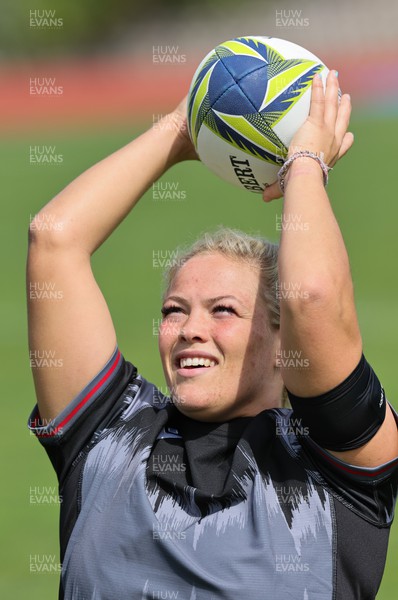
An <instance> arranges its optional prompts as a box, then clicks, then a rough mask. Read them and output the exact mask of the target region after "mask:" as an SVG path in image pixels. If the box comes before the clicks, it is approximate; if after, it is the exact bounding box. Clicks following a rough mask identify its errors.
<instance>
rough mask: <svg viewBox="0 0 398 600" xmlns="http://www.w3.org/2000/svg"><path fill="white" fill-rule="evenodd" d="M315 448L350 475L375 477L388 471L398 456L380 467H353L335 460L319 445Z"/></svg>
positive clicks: (397, 459)
mask: <svg viewBox="0 0 398 600" xmlns="http://www.w3.org/2000/svg"><path fill="white" fill-rule="evenodd" d="M316 449H317V452H319V453H320V454H322V456H323V457H324V458H326V460H327V461H328V462H330V463H332V464H333V465H335V466H336V467H338V468H339V469H341V470H342V471H346V473H351V474H352V475H361V476H363V477H375V476H376V477H377V476H378V475H381V473H384V472H385V471H389V470H390V469H391V468H392V467H393V466H394V465H395V464H396V463H397V461H398V458H394V459H393V460H392V461H390V462H389V463H388V464H386V465H382V466H381V467H380V468H378V467H374V468H372V467H368V468H366V467H355V466H354V465H349V464H348V463H347V465H343V464H341V462H340V461H338V460H335V459H334V457H333V456H330V454H328V453H326V452H325V451H324V450H323V449H322V448H320V447H319V446H317V448H316ZM363 469H367V470H363ZM369 469H372V470H371V471H369Z"/></svg>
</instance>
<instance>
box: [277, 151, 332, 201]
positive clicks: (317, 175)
mask: <svg viewBox="0 0 398 600" xmlns="http://www.w3.org/2000/svg"><path fill="white" fill-rule="evenodd" d="M329 171H330V167H328V166H327V165H326V164H325V163H324V161H323V160H322V158H321V157H320V156H318V155H317V154H315V153H314V152H310V151H308V150H300V151H297V152H295V153H292V154H291V155H290V156H289V157H288V159H287V160H286V162H285V163H284V165H283V166H282V168H281V169H280V170H279V172H278V181H279V187H280V189H281V191H282V193H285V191H286V186H287V184H288V182H289V181H290V180H291V179H292V178H295V177H296V176H307V177H309V178H311V179H312V180H313V181H319V182H323V185H324V186H325V187H326V185H327V183H328V173H329Z"/></svg>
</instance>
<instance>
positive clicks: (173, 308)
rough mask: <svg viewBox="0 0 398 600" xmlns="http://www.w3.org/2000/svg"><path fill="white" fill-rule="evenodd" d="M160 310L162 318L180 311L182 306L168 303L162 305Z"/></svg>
mask: <svg viewBox="0 0 398 600" xmlns="http://www.w3.org/2000/svg"><path fill="white" fill-rule="evenodd" d="M160 312H161V313H162V315H163V318H165V317H167V316H168V315H171V314H173V313H182V308H181V306H177V305H175V304H170V305H169V306H163V307H162V309H161V311H160Z"/></svg>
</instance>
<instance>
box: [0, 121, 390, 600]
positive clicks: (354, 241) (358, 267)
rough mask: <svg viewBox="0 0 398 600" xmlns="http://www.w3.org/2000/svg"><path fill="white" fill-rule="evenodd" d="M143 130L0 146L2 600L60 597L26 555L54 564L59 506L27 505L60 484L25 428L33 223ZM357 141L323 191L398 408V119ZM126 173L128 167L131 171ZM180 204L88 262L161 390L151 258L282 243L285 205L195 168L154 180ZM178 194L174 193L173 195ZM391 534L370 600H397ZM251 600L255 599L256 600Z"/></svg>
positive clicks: (373, 349)
mask: <svg viewBox="0 0 398 600" xmlns="http://www.w3.org/2000/svg"><path fill="white" fill-rule="evenodd" d="M143 128H144V125H142V126H136V127H125V128H124V129H123V130H122V129H119V130H116V131H115V130H112V131H110V130H109V129H106V128H103V129H98V130H96V131H95V132H94V131H89V130H87V131H80V132H74V131H70V132H68V133H60V132H58V133H57V132H55V131H54V132H52V133H51V135H48V136H47V137H45V138H44V137H43V136H42V135H40V134H37V136H34V135H33V134H30V135H29V138H28V136H27V137H26V138H24V137H19V138H16V137H12V138H9V139H4V138H3V139H2V140H1V141H0V165H1V166H2V175H1V181H2V190H3V193H2V197H3V201H2V214H3V218H2V223H1V237H0V243H1V255H2V258H3V277H2V281H3V285H2V290H3V292H2V295H1V314H2V316H3V327H2V329H3V335H2V341H1V344H2V348H1V357H2V367H3V368H2V373H1V377H2V381H1V384H2V389H3V435H2V436H1V438H2V444H3V449H2V452H1V457H2V463H3V464H2V472H3V477H2V486H1V487H2V504H3V506H2V510H1V530H2V540H3V544H2V552H3V556H2V557H1V566H2V568H1V571H2V575H1V579H0V595H1V597H2V598H5V599H7V600H26V599H27V598H29V600H39V599H40V600H42V599H43V598H44V599H55V598H56V597H57V589H58V576H57V574H44V573H43V574H39V573H31V572H30V556H31V555H47V556H54V555H55V556H56V557H58V507H57V505H55V504H50V505H38V504H32V503H31V502H30V490H31V488H34V487H44V486H48V487H54V486H56V478H55V475H54V473H53V470H52V467H51V465H50V462H49V461H48V459H47V457H46V455H45V452H44V450H43V449H42V448H41V447H40V445H39V443H38V442H37V441H36V440H35V439H34V437H32V436H31V435H29V433H28V430H27V428H26V421H27V418H28V415H29V412H30V410H31V408H32V406H33V404H34V389H33V384H32V379H31V374H30V370H29V358H28V350H27V327H26V316H25V315H26V309H25V291H24V288H25V281H24V277H25V275H24V271H25V260H26V250H27V230H28V225H29V218H30V215H34V214H35V213H36V212H37V211H38V210H39V209H40V208H41V207H42V206H43V205H44V204H45V203H46V202H47V201H49V200H50V199H51V198H52V197H53V196H54V195H55V194H56V193H57V192H58V191H59V190H60V189H61V188H62V187H64V186H65V185H66V184H67V183H68V182H69V181H70V180H71V179H72V178H74V177H75V176H76V175H78V174H79V173H80V172H81V171H82V170H84V169H85V168H86V167H88V166H90V165H91V164H93V163H94V162H96V161H97V160H99V159H101V158H102V157H104V156H105V155H107V154H109V153H110V152H112V151H113V150H115V149H117V148H118V147H120V146H121V145H123V144H125V143H127V142H128V141H129V140H130V139H131V138H132V137H134V136H135V135H136V134H137V133H139V132H140V131H142V130H143ZM352 130H353V131H354V133H355V137H356V142H355V145H354V148H353V150H352V151H351V152H350V154H349V155H348V156H347V157H346V158H345V159H344V161H342V162H341V164H339V165H338V166H337V168H336V169H335V172H333V173H332V175H331V180H330V186H329V192H330V196H331V198H332V203H333V206H334V209H335V212H336V215H337V217H338V220H339V222H340V224H341V228H342V231H343V234H344V237H345V240H346V244H347V247H348V251H349V254H350V258H351V266H352V272H353V278H354V282H355V289H356V299H357V306H358V312H359V319H360V323H361V329H362V333H363V339H364V348H365V353H366V356H367V358H368V360H369V361H370V362H371V363H372V365H373V366H374V368H375V370H376V372H377V373H378V375H379V377H380V379H381V380H382V382H383V384H384V386H385V388H386V391H387V396H388V398H389V399H390V401H391V402H392V403H393V404H395V406H396V407H398V381H397V379H396V373H395V369H396V357H397V345H398V342H397V340H398V315H397V312H398V311H397V301H396V298H397V292H398V277H397V269H396V264H395V261H396V257H397V256H398V235H397V231H396V223H397V220H398V204H397V201H396V185H395V177H394V171H393V168H392V157H393V156H394V155H395V146H396V139H397V137H398V119H396V118H394V117H390V118H386V119H382V118H377V119H376V118H373V117H372V116H370V115H366V114H363V115H362V116H361V117H357V119H356V120H354V121H353V124H352ZM31 145H52V146H55V147H56V153H57V154H61V155H62V157H63V162H62V163H61V164H59V165H46V166H45V165H31V164H30V163H29V149H30V146H31ZM131 168H132V170H134V168H135V165H131ZM162 182H163V183H165V182H168V183H169V184H170V186H169V188H168V189H173V186H174V190H175V189H177V190H178V191H179V192H180V193H179V194H178V195H177V197H178V196H179V198H180V199H175V200H157V199H155V198H154V196H153V191H152V190H149V191H148V192H147V194H146V195H145V196H144V198H143V199H142V201H141V202H140V204H139V205H138V207H137V208H136V210H135V211H134V212H133V213H132V214H131V215H130V216H129V217H128V218H127V219H126V220H125V222H124V223H123V224H122V225H121V226H120V228H119V229H118V231H117V232H116V233H115V234H114V235H113V236H112V238H111V239H110V240H108V241H107V243H106V244H105V246H104V247H103V248H101V249H100V250H99V251H98V252H97V254H96V255H95V257H94V270H95V273H96V276H97V279H98V281H99V283H100V285H101V287H102V289H103V291H104V294H105V297H106V299H107V301H108V303H109V306H110V309H111V312H112V315H113V318H114V322H115V326H116V330H117V333H118V340H119V346H120V348H121V350H122V352H123V353H124V355H125V356H126V358H127V359H129V360H130V361H132V362H134V363H135V364H136V365H137V366H138V368H139V370H140V371H141V372H142V373H143V374H144V375H145V376H146V377H147V378H148V379H150V380H152V381H154V382H155V383H157V384H158V385H159V386H162V387H163V388H164V381H163V377H162V371H161V365H160V360H159V358H158V356H157V338H156V335H153V328H154V327H155V328H156V323H157V319H159V317H160V311H159V308H160V294H161V269H159V268H154V267H153V253H154V252H158V251H159V252H162V253H163V256H164V253H166V252H168V251H169V252H171V251H172V250H173V249H174V248H175V246H176V245H178V244H181V243H184V242H188V241H190V240H191V239H192V238H194V237H195V236H196V234H197V233H199V232H201V231H203V230H207V229H211V228H214V227H215V226H217V225H219V224H224V225H227V226H231V227H239V228H242V229H244V230H246V231H250V232H262V233H263V234H264V235H265V236H267V237H269V238H271V239H277V238H278V231H277V227H276V218H277V215H279V214H280V211H281V204H280V202H275V203H273V204H272V205H265V204H263V203H262V202H261V199H260V196H258V195H255V194H251V193H249V192H243V191H241V190H238V189H237V188H234V187H232V186H230V185H228V184H226V183H224V182H222V181H221V180H219V179H218V178H216V177H215V176H213V175H212V174H211V173H210V172H208V171H207V170H206V169H205V167H204V166H202V165H201V164H199V163H197V164H196V163H185V164H182V165H178V166H177V167H175V168H174V169H173V170H171V171H170V172H169V173H167V174H166V176H165V177H164V178H163V179H162ZM176 186H177V188H176ZM397 557H398V526H397V525H394V526H393V528H392V533H391V541H390V547H389V554H388V560H387V566H386V571H385V576H384V580H383V583H382V586H381V590H380V592H379V594H378V597H377V598H378V600H394V599H395V598H396V597H397V592H396V590H397V589H398V572H397V569H396V568H395V564H396V560H397ZM253 600H257V599H253Z"/></svg>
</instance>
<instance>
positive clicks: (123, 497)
mask: <svg viewBox="0 0 398 600" xmlns="http://www.w3.org/2000/svg"><path fill="white" fill-rule="evenodd" d="M337 389H338V388H336V390H337ZM348 391H349V390H348ZM348 391H347V393H348ZM30 426H31V428H32V429H33V430H34V431H35V433H36V435H37V436H38V437H39V439H40V441H41V443H42V444H43V446H44V447H45V449H46V451H47V453H48V455H49V457H50V459H51V461H52V464H53V466H54V468H55V470H56V472H57V475H58V478H59V492H60V495H61V496H62V500H63V501H62V505H61V527H60V531H61V561H62V576H61V589H60V598H62V599H65V600H124V599H126V600H127V599H129V600H149V599H151V600H153V599H154V598H177V599H178V600H242V598H246V599H248V600H287V599H288V598H291V599H292V600H354V599H358V600H371V599H374V598H375V595H376V592H377V589H378V587H379V584H380V580H381V576H382V573H383V569H384V563H385V557H386V551H387V542H388V535H389V527H390V524H391V522H392V518H393V508H394V502H395V496H396V491H397V465H398V459H396V460H394V461H391V462H390V463H388V464H386V465H382V466H380V467H377V468H373V469H367V468H359V467H355V466H352V465H348V464H346V463H344V462H341V461H339V460H338V459H336V458H334V457H333V456H332V455H331V454H330V453H328V452H326V451H325V450H323V449H321V448H320V447H319V446H317V445H316V444H315V442H314V441H312V440H311V439H310V438H309V436H308V431H307V430H306V427H305V424H302V423H301V422H300V421H298V420H297V419H296V418H295V415H294V413H293V412H292V411H291V410H288V409H271V410H265V411H263V412H262V413H260V414H259V415H257V416H256V417H252V418H246V419H236V420H234V421H230V422H228V423H221V424H208V423H198V422H196V421H193V420H191V419H188V418H186V417H182V416H181V415H180V413H179V412H178V410H177V409H176V407H175V406H174V405H173V404H172V403H171V401H170V399H169V398H167V397H165V396H164V395H163V394H162V393H161V392H160V391H159V390H158V389H157V388H156V387H155V386H154V385H153V384H151V383H149V382H148V381H147V380H146V379H144V378H143V377H142V376H141V375H139V374H137V371H136V369H135V368H134V367H133V366H132V365H131V364H130V363H128V362H126V361H125V360H124V359H123V357H122V356H121V354H120V352H119V351H118V350H116V351H115V354H114V355H113V357H112V358H111V360H110V361H109V362H108V364H107V365H106V366H105V367H104V369H103V370H102V371H101V372H100V373H99V374H98V375H97V377H95V379H94V380H93V381H92V382H91V383H90V384H89V385H88V386H87V387H86V389H85V390H83V391H82V393H81V394H79V396H78V397H77V398H75V400H74V401H73V402H72V403H71V404H70V405H69V406H68V407H67V408H66V409H65V410H64V411H63V412H62V413H61V414H60V415H59V416H58V417H57V418H56V419H55V420H54V421H53V422H52V423H50V424H49V425H47V426H41V424H40V417H39V415H38V412H37V409H35V410H34V412H33V413H32V415H31V419H30Z"/></svg>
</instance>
